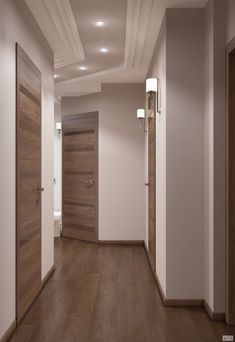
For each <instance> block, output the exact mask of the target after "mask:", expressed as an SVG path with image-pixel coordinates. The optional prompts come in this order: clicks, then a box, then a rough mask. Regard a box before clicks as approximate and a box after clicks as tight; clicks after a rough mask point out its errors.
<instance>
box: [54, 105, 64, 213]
mask: <svg viewBox="0 0 235 342" xmlns="http://www.w3.org/2000/svg"><path fill="white" fill-rule="evenodd" d="M61 121H62V113H61V102H60V101H58V100H56V102H55V116H54V179H55V183H54V210H56V211H61V209H62V202H61V197H62V196H61V195H62V192H61V191H62V189H61V188H62V136H61V134H58V132H57V130H56V123H57V122H61Z"/></svg>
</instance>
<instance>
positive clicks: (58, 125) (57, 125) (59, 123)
mask: <svg viewBox="0 0 235 342" xmlns="http://www.w3.org/2000/svg"><path fill="white" fill-rule="evenodd" d="M56 130H57V131H61V122H57V123H56Z"/></svg>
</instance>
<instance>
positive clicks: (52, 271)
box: [40, 265, 55, 292]
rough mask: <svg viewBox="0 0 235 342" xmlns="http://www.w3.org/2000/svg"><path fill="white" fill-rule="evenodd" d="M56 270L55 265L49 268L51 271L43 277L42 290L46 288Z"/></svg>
mask: <svg viewBox="0 0 235 342" xmlns="http://www.w3.org/2000/svg"><path fill="white" fill-rule="evenodd" d="M54 272H55V265H53V266H51V268H50V269H49V271H48V272H47V274H46V275H45V277H44V278H43V280H42V287H41V290H42V289H43V288H44V286H45V285H46V283H47V282H48V280H49V279H50V277H51V276H52V274H53V273H54ZM40 292H41V291H40Z"/></svg>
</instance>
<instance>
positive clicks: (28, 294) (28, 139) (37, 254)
mask: <svg viewBox="0 0 235 342" xmlns="http://www.w3.org/2000/svg"><path fill="white" fill-rule="evenodd" d="M16 53H17V81H16V84H17V91H16V97H17V98H16V99H17V104H16V249H17V250H16V252H17V273H16V279H17V283H16V287H17V321H18V322H19V321H20V320H21V319H22V317H23V316H24V314H25V313H26V311H27V310H28V309H29V307H30V305H31V304H32V302H33V301H34V299H35V298H36V296H37V295H38V293H39V291H40V289H41V190H42V189H41V74H40V72H39V70H38V69H37V68H36V66H35V65H34V64H33V63H32V61H31V60H30V59H29V57H28V56H27V55H26V54H25V53H24V51H23V50H22V49H21V48H20V47H19V46H18V45H17V47H16Z"/></svg>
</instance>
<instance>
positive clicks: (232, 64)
mask: <svg viewBox="0 0 235 342" xmlns="http://www.w3.org/2000/svg"><path fill="white" fill-rule="evenodd" d="M233 43H234V44H233V47H234V49H233V50H232V51H231V52H230V54H229V77H228V78H229V118H228V119H229V120H228V126H229V127H228V235H227V261H228V264H227V282H226V283H227V305H226V321H227V323H228V324H231V325H235V40H234V42H233Z"/></svg>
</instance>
